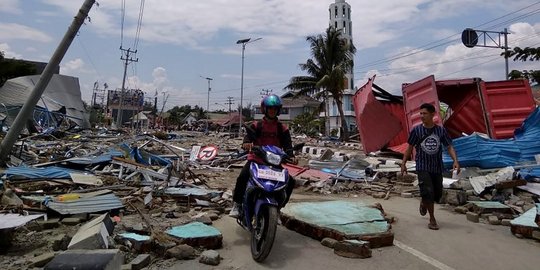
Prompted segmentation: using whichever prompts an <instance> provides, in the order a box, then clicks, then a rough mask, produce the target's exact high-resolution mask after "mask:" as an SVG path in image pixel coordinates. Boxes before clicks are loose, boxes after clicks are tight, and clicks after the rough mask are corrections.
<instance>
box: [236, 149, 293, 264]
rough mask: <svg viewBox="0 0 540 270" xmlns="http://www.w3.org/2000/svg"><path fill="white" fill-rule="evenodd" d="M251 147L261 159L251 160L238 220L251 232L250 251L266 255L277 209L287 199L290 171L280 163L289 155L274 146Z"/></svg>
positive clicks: (258, 258) (256, 257) (257, 257)
mask: <svg viewBox="0 0 540 270" xmlns="http://www.w3.org/2000/svg"><path fill="white" fill-rule="evenodd" d="M251 151H252V152H253V153H254V154H255V155H256V156H258V157H260V158H261V159H262V160H263V161H264V162H263V163H262V164H259V163H257V162H252V163H251V166H250V176H249V180H248V184H247V188H246V192H245V196H244V200H243V204H242V207H241V208H240V215H239V216H238V219H237V222H238V224H240V226H242V227H243V228H245V229H246V230H248V231H249V232H251V255H252V257H253V259H254V260H255V261H257V262H262V261H264V260H265V259H266V257H267V256H268V254H270V250H271V249H272V245H273V244H274V238H275V236H276V229H277V224H278V218H279V209H280V208H281V207H283V206H284V204H285V203H286V201H287V194H286V187H287V185H288V183H289V181H290V176H289V172H288V170H287V169H285V168H283V167H282V163H284V161H285V160H286V159H287V158H288V155H287V154H286V153H285V152H284V151H283V150H282V149H281V148H279V147H276V146H270V145H267V146H253V148H252V149H251Z"/></svg>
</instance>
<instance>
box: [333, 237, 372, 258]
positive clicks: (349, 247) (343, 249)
mask: <svg viewBox="0 0 540 270" xmlns="http://www.w3.org/2000/svg"><path fill="white" fill-rule="evenodd" d="M334 253H335V254H337V255H339V256H342V257H347V258H361V259H365V258H369V257H371V249H369V243H368V242H366V241H359V240H345V241H341V242H337V243H336V245H335V246H334Z"/></svg>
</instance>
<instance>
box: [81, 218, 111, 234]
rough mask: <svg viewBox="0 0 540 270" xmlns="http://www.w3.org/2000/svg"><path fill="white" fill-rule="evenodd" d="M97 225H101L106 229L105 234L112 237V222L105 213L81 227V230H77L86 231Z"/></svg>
mask: <svg viewBox="0 0 540 270" xmlns="http://www.w3.org/2000/svg"><path fill="white" fill-rule="evenodd" d="M98 223H103V224H104V225H105V228H106V229H107V232H108V233H109V235H112V233H113V230H114V222H113V220H112V219H111V217H110V216H109V213H105V214H103V215H100V216H98V217H96V218H94V219H92V220H90V221H89V222H87V223H85V224H84V225H82V226H81V229H79V230H85V229H88V228H90V227H93V226H95V225H96V224H98Z"/></svg>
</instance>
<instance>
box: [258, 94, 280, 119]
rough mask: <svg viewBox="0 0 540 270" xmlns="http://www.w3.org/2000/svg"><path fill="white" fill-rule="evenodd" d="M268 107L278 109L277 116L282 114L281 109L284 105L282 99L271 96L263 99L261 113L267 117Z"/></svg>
mask: <svg viewBox="0 0 540 270" xmlns="http://www.w3.org/2000/svg"><path fill="white" fill-rule="evenodd" d="M268 107H274V108H276V109H277V115H279V113H280V112H281V107H283V103H282V102H281V98H279V97H278V96H277V95H269V96H266V97H264V98H263V100H262V101H261V111H262V113H263V114H264V115H266V108H268Z"/></svg>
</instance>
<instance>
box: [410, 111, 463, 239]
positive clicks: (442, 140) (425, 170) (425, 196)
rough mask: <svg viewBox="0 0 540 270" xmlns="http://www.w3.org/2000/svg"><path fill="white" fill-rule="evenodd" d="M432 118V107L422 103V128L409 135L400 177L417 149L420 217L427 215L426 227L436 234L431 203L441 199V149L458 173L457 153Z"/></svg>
mask: <svg viewBox="0 0 540 270" xmlns="http://www.w3.org/2000/svg"><path fill="white" fill-rule="evenodd" d="M434 116H435V107H434V106H433V105H431V104H428V103H424V104H422V105H421V106H420V117H421V119H422V124H421V125H417V126H415V127H414V128H413V129H412V130H411V133H410V134H409V139H408V141H407V142H408V143H409V146H408V147H407V150H406V152H405V155H404V156H403V162H402V163H401V174H406V173H407V166H406V162H407V160H408V159H409V157H410V156H411V153H412V150H413V147H414V148H415V149H416V159H415V160H416V173H417V175H418V185H419V187H420V196H422V201H421V202H420V209H419V210H420V215H422V216H425V215H426V213H429V224H428V227H429V228H430V229H432V230H438V229H439V225H438V224H437V220H436V219H435V215H434V214H433V206H434V202H438V201H439V200H440V199H441V196H442V190H443V186H442V182H443V177H442V172H443V161H442V153H443V148H442V146H443V145H444V146H445V147H447V149H448V153H449V154H450V157H452V160H453V161H454V164H453V166H452V167H453V169H454V170H456V171H457V173H459V171H460V168H459V162H458V159H457V155H456V151H455V150H454V147H453V146H452V139H451V138H450V136H449V135H448V132H447V131H446V129H445V128H444V127H441V126H438V125H436V124H435V123H434V122H433V117H434Z"/></svg>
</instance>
